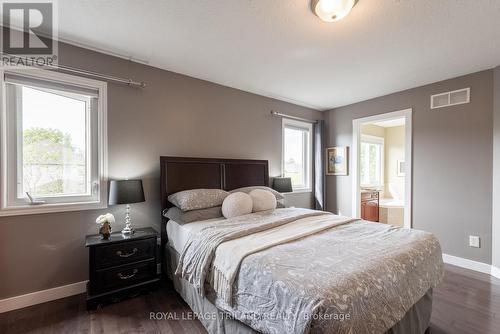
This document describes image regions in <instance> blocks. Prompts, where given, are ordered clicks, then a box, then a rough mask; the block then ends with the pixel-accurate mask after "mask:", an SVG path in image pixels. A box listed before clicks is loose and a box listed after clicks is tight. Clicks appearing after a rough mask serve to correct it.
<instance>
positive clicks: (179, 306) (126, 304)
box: [0, 265, 500, 334]
mask: <svg viewBox="0 0 500 334" xmlns="http://www.w3.org/2000/svg"><path fill="white" fill-rule="evenodd" d="M151 312H153V313H156V312H169V313H168V316H167V319H165V320H150V315H151V314H150V313H151ZM156 316H161V314H160V315H158V314H156ZM192 317H193V313H192V312H191V310H190V309H189V307H188V306H187V305H186V304H185V303H184V302H183V301H182V300H181V298H180V297H179V296H178V295H177V294H176V293H175V292H173V291H172V290H170V289H161V290H159V291H156V292H154V293H152V294H149V295H144V296H139V297H136V298H132V299H128V300H125V301H122V302H120V303H117V304H112V305H108V306H106V307H104V308H102V309H99V310H97V311H96V312H93V313H87V311H85V296H84V295H78V296H73V297H68V298H64V299H60V300H56V301H53V302H49V303H45V304H40V305H35V306H31V307H27V308H25V309H21V310H16V311H12V312H8V313H3V314H0V333H5V334H7V333H15V334H20V333H169V334H171V333H175V334H182V333H185V334H188V333H189V334H191V333H193V334H195V333H196V334H197V333H206V331H205V330H204V329H203V326H202V325H201V323H200V322H199V321H197V320H193V319H192ZM430 333H431V334H445V333H446V334H462V333H463V334H465V333H467V334H469V333H475V334H480V333H485V334H486V333H492V334H493V333H495V334H497V333H500V280H498V279H495V278H491V277H490V276H488V275H484V274H480V273H476V272H473V271H469V270H465V269H461V268H457V267H453V266H449V265H447V266H446V275H445V278H444V281H443V283H442V284H441V285H440V286H439V287H438V288H437V289H435V290H434V305H433V314H432V325H431V330H430Z"/></svg>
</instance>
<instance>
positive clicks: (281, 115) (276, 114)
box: [271, 110, 318, 124]
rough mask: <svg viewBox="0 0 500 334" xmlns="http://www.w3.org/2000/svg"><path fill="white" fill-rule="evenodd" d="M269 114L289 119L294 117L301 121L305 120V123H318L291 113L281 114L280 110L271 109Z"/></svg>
mask: <svg viewBox="0 0 500 334" xmlns="http://www.w3.org/2000/svg"><path fill="white" fill-rule="evenodd" d="M271 115H273V116H277V117H283V118H289V119H295V120H297V121H302V122H307V123H313V124H314V123H318V121H312V120H310V119H307V118H302V117H297V116H292V115H287V114H282V113H280V112H277V111H274V110H271Z"/></svg>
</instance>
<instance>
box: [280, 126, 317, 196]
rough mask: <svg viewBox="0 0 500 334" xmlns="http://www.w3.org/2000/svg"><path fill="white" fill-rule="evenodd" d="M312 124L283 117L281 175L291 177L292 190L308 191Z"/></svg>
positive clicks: (310, 173) (310, 167) (310, 171)
mask: <svg viewBox="0 0 500 334" xmlns="http://www.w3.org/2000/svg"><path fill="white" fill-rule="evenodd" d="M311 136H312V124H310V123H306V122H300V121H296V120H290V119H286V118H284V119H283V162H282V165H283V167H282V168H283V173H282V174H283V176H285V177H290V178H291V179H292V187H293V190H294V191H310V190H311V179H312V177H311V175H312V156H311V155H312V139H311Z"/></svg>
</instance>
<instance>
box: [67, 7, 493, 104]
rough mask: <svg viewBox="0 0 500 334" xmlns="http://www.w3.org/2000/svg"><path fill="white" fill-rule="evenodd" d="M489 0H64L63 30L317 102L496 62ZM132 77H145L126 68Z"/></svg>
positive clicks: (172, 65)
mask: <svg viewBox="0 0 500 334" xmlns="http://www.w3.org/2000/svg"><path fill="white" fill-rule="evenodd" d="M499 18H500V1H498V0H473V1H472V0H439V1H437V0H360V1H359V3H358V4H357V5H356V7H355V8H354V9H353V11H352V12H351V14H350V15H349V16H348V17H347V18H346V19H344V20H342V21H340V22H337V23H324V22H322V21H320V20H319V19H318V18H317V17H316V16H314V15H313V14H312V13H311V11H310V4H309V0H273V1H271V0H150V1H137V0H107V1H102V0H64V1H59V35H60V37H61V38H62V39H63V40H69V41H73V42H75V43H77V44H83V45H88V46H92V47H95V48H98V49H102V50H106V51H109V52H114V53H118V54H121V55H123V56H126V57H133V58H135V59H138V60H145V61H147V62H148V63H149V64H150V65H152V66H156V67H159V68H163V69H167V70H171V71H175V72H179V73H183V74H186V75H190V76H193V77H196V78H201V79H205V80H209V81H212V82H216V83H220V84H223V85H226V86H230V87H234V88H239V89H242V90H245V91H249V92H254V93H257V94H261V95H265V96H270V97H274V98H278V99H281V100H286V101H290V102H294V103H297V104H300V105H304V106H309V107H313V108H317V109H321V110H323V109H330V108H334V107H338V106H342V105H346V104H350V103H353V102H357V101H362V100H366V99H369V98H373V97H377V96H381V95H385V94H388V93H392V92H396V91H400V90H404V89H407V88H412V87H416V86H419V85H423V84H427V83H431V82H435V81H439V80H443V79H447V78H451V77H455V76H458V75H462V74H467V73H471V72H475V71H479V70H483V69H488V68H492V67H495V66H497V65H500V43H499V41H500V19H499ZM134 79H136V80H141V79H142V78H134Z"/></svg>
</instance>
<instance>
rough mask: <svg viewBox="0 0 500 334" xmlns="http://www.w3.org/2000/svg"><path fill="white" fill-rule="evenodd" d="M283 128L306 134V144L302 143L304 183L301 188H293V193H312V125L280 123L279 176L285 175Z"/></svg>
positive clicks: (285, 121)
mask: <svg viewBox="0 0 500 334" xmlns="http://www.w3.org/2000/svg"><path fill="white" fill-rule="evenodd" d="M285 128H294V129H300V130H305V131H307V132H308V134H309V135H308V137H307V143H304V146H305V150H304V151H305V152H304V161H305V168H306V170H305V173H306V182H307V184H305V185H304V186H303V187H293V192H294V193H299V192H311V191H312V154H313V126H312V123H309V122H303V121H298V120H294V119H289V118H283V119H282V123H281V175H285Z"/></svg>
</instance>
